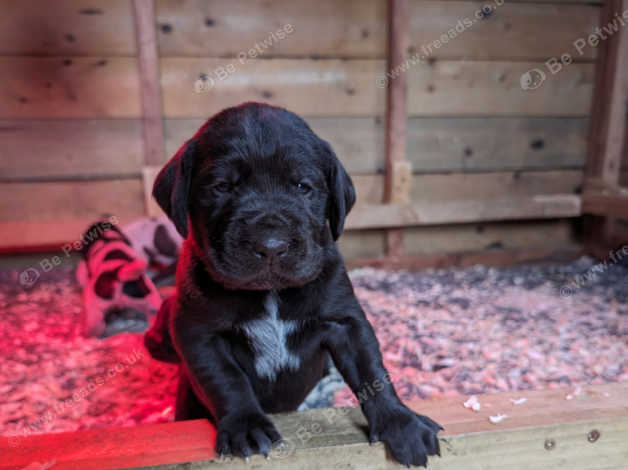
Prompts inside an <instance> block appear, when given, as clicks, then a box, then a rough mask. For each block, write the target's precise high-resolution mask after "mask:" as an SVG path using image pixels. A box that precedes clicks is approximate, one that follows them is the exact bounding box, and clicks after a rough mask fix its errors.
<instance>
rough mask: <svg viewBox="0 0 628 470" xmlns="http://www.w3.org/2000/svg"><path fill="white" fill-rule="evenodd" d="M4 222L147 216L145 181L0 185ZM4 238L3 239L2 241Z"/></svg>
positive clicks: (0, 204)
mask: <svg viewBox="0 0 628 470" xmlns="http://www.w3.org/2000/svg"><path fill="white" fill-rule="evenodd" d="M0 194H2V197H0V222H13V221H15V222H24V221H37V222H43V221H55V222H57V223H59V224H62V223H63V221H64V220H89V219H91V220H92V221H94V220H97V219H98V218H100V217H101V216H102V215H103V214H110V215H114V216H117V217H121V218H122V217H129V216H138V217H139V216H141V215H142V214H143V213H144V203H143V202H144V193H143V188H142V181H141V180H140V179H139V178H138V179H127V180H112V181H90V182H88V183H86V182H47V183H2V184H0ZM0 238H2V237H0Z"/></svg>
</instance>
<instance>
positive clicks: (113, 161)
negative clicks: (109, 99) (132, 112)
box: [0, 119, 142, 181]
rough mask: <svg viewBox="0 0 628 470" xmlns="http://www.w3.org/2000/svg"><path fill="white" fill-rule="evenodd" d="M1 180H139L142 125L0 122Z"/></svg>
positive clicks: (128, 122) (122, 122)
mask: <svg viewBox="0 0 628 470" xmlns="http://www.w3.org/2000/svg"><path fill="white" fill-rule="evenodd" d="M0 140H1V141H2V145H0V180H2V181H8V180H25V179H33V180H35V179H39V180H45V179H57V178H81V179H86V178H94V177H97V178H103V177H105V178H106V177H111V176H114V175H118V176H120V175H124V176H130V175H135V176H139V174H140V171H141V167H142V134H141V126H140V121H138V120H130V119H120V120H118V119H115V120H95V119H85V120H83V119H81V120H60V121H57V120H11V121H0Z"/></svg>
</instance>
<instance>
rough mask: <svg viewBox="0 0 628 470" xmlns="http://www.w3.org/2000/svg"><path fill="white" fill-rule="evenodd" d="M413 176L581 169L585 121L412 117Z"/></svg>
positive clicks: (411, 150) (584, 147)
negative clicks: (453, 172)
mask: <svg viewBox="0 0 628 470" xmlns="http://www.w3.org/2000/svg"><path fill="white" fill-rule="evenodd" d="M408 130H409V136H408V159H409V160H410V161H411V162H412V168H413V169H414V171H418V172H421V171H486V170H509V169H510V170H524V169H535V168H536V169H559V168H582V167H583V166H584V161H585V158H586V149H587V131H588V120H587V119H586V118H492V117H487V118H412V119H410V120H409V122H408Z"/></svg>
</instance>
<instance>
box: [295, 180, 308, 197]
mask: <svg viewBox="0 0 628 470" xmlns="http://www.w3.org/2000/svg"><path fill="white" fill-rule="evenodd" d="M295 186H296V188H297V189H298V190H299V192H300V193H303V194H308V193H309V192H310V191H312V187H311V186H310V185H309V184H307V183H305V182H304V181H299V182H298V183H295Z"/></svg>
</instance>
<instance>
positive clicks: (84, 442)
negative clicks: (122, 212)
mask: <svg viewBox="0 0 628 470" xmlns="http://www.w3.org/2000/svg"><path fill="white" fill-rule="evenodd" d="M573 392H574V391H573V390H570V389H559V390H544V391H532V392H520V393H506V394H499V395H480V396H479V401H480V403H481V405H482V408H481V410H480V411H479V412H477V413H476V412H473V411H471V410H469V409H466V408H464V407H463V406H462V403H463V401H464V398H463V397H455V398H446V399H439V400H430V401H418V402H412V403H410V404H409V405H410V407H411V408H413V409H415V410H416V411H418V412H420V413H423V414H426V415H429V416H431V417H432V418H434V419H435V420H437V421H438V422H440V423H441V424H442V425H443V426H444V427H445V431H444V432H442V433H441V435H440V438H441V439H440V440H441V450H442V458H438V457H434V458H432V459H430V461H429V468H430V469H432V470H438V469H447V470H463V469H464V470H470V469H471V470H473V469H483V470H489V469H512V470H514V469H522V470H523V469H526V470H528V469H550V468H551V469H552V470H558V469H569V470H579V469H582V470H591V469H596V470H605V469H608V470H610V469H614V470H621V469H628V383H619V384H612V385H601V386H590V387H583V388H582V389H581V390H580V392H579V393H573ZM568 395H571V399H569V397H568ZM520 398H526V399H527V400H526V401H525V403H523V404H521V405H515V404H513V403H512V401H511V400H518V399H520ZM498 414H506V415H508V418H506V419H505V420H504V421H502V422H500V423H498V424H492V423H491V422H490V421H489V417H490V416H494V415H498ZM273 421H274V422H275V423H276V425H277V427H278V428H279V430H280V431H281V433H282V434H283V437H284V440H285V442H286V446H285V447H284V448H283V449H275V450H274V451H273V452H272V453H271V455H270V459H269V460H266V459H264V458H263V457H261V456H254V457H252V458H251V460H250V462H248V463H246V462H244V460H242V459H225V460H224V461H219V460H215V459H214V460H210V459H212V458H213V457H214V452H213V443H214V440H215V431H214V429H213V428H212V427H211V426H210V425H209V424H208V423H207V422H206V421H203V420H199V421H188V422H179V423H168V424H158V425H147V426H138V427H135V428H123V429H101V430H90V431H80V432H73V433H62V434H56V435H41V436H30V437H27V438H20V437H18V438H16V437H13V438H7V437H2V438H1V439H0V455H2V459H0V469H1V470H9V469H24V468H26V467H28V466H29V465H32V464H33V463H34V462H35V463H36V465H35V466H32V467H28V468H29V470H31V468H32V469H40V468H51V469H53V470H63V469H75V468H80V469H83V470H90V469H110V468H140V467H148V468H154V469H158V468H160V469H171V470H174V469H183V468H185V469H190V470H191V469H209V468H215V467H224V468H228V469H252V468H255V469H258V468H273V469H275V468H277V469H315V470H320V469H387V468H402V467H400V466H398V465H396V464H394V463H393V462H392V461H391V460H390V459H389V457H388V456H387V455H386V451H385V448H384V446H383V445H382V444H375V445H373V446H370V445H369V444H368V441H367V435H366V432H365V429H366V428H365V426H366V421H365V420H364V417H363V416H362V413H361V412H360V411H359V409H357V408H336V409H324V410H313V411H307V412H301V413H289V414H282V415H275V416H273ZM203 459H205V460H203ZM46 463H53V465H52V466H50V467H46V466H44V467H42V465H45V464H46ZM164 464H165V465H164Z"/></svg>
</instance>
